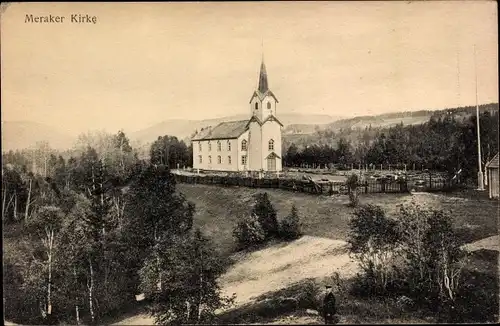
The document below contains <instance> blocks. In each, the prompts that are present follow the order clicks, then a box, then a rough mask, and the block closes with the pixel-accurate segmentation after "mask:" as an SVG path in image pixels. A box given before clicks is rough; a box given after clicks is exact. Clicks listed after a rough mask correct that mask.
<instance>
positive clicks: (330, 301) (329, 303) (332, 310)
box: [323, 292, 337, 315]
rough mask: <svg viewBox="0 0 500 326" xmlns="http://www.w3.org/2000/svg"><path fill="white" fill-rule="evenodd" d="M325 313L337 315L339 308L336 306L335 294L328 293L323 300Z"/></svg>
mask: <svg viewBox="0 0 500 326" xmlns="http://www.w3.org/2000/svg"><path fill="white" fill-rule="evenodd" d="M323 313H324V314H329V315H335V314H336V313H337V307H336V306H335V296H334V295H333V293H331V292H330V293H328V294H327V295H326V296H325V298H324V299H323Z"/></svg>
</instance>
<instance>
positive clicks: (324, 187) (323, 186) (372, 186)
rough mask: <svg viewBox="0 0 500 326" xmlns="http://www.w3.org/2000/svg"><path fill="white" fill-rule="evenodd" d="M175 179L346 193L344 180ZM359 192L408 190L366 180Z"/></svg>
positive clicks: (403, 184) (397, 184)
mask: <svg viewBox="0 0 500 326" xmlns="http://www.w3.org/2000/svg"><path fill="white" fill-rule="evenodd" d="M174 175H175V178H176V181H177V182H179V183H188V184H205V185H222V186H239V187H249V188H273V189H283V190H288V191H297V192H303V193H310V194H318V195H320V194H325V195H333V194H347V193H348V189H347V186H346V184H345V182H334V181H315V182H314V181H311V180H297V179H280V178H262V179H259V178H253V177H233V176H210V175H181V174H174ZM358 191H359V192H360V193H405V192H408V183H407V182H406V181H405V180H398V181H392V182H379V181H366V182H364V183H360V184H359V185H358Z"/></svg>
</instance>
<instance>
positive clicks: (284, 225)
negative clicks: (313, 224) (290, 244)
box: [280, 204, 302, 240]
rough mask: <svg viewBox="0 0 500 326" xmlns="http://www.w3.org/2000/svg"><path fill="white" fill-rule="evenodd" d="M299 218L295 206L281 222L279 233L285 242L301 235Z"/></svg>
mask: <svg viewBox="0 0 500 326" xmlns="http://www.w3.org/2000/svg"><path fill="white" fill-rule="evenodd" d="M300 226H301V223H300V218H299V214H298V213H297V208H296V207H295V204H293V205H292V209H291V211H290V214H289V215H287V216H286V217H285V218H284V219H283V221H281V228H280V233H281V237H282V238H283V239H285V240H295V239H297V238H299V237H300V236H301V235H302V232H301V230H300Z"/></svg>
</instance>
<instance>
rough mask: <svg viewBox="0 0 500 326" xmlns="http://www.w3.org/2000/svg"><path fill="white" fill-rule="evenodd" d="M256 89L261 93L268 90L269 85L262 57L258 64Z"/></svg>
mask: <svg viewBox="0 0 500 326" xmlns="http://www.w3.org/2000/svg"><path fill="white" fill-rule="evenodd" d="M258 90H259V92H261V93H263V94H264V93H265V92H267V91H268V90H269V85H268V84H267V71H266V65H265V64H264V58H262V63H261V64H260V74H259V88H258Z"/></svg>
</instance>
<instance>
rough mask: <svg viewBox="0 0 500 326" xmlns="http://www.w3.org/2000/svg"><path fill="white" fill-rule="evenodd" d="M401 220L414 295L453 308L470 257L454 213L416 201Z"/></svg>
mask: <svg viewBox="0 0 500 326" xmlns="http://www.w3.org/2000/svg"><path fill="white" fill-rule="evenodd" d="M398 223H399V232H400V236H401V244H402V246H401V251H402V254H403V256H404V258H405V262H406V264H405V265H406V268H405V269H406V270H405V279H406V280H407V282H408V284H409V287H410V291H411V294H412V295H413V296H414V298H415V299H417V300H418V301H420V302H425V303H429V302H430V303H431V305H432V306H433V307H440V308H442V309H445V310H446V309H449V308H450V307H452V306H453V305H454V303H455V300H456V298H457V293H458V291H459V289H460V285H461V284H460V276H461V272H462V269H463V267H464V265H465V263H466V258H467V257H466V254H465V252H464V251H463V250H462V249H460V244H459V242H458V237H457V235H456V233H455V231H454V230H453V226H452V219H451V216H450V215H449V214H446V213H445V212H443V211H442V210H430V209H427V208H424V207H421V206H419V205H417V204H416V203H413V202H412V203H410V204H407V205H403V206H402V207H401V208H400V213H399V218H398ZM451 314H453V313H451Z"/></svg>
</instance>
